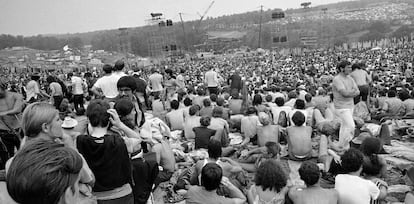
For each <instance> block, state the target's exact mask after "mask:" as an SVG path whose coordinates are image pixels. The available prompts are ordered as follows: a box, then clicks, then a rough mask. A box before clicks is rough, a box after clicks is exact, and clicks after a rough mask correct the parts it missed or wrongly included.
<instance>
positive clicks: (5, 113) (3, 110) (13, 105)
mask: <svg viewBox="0 0 414 204" xmlns="http://www.w3.org/2000/svg"><path fill="white" fill-rule="evenodd" d="M6 87H7V86H6V83H4V82H2V81H0V138H1V140H2V141H3V143H4V144H5V145H6V147H7V151H8V154H9V155H8V157H12V156H13V155H14V148H16V149H18V148H19V146H20V140H19V138H18V135H16V133H17V131H16V130H17V129H18V128H19V127H20V124H19V122H18V120H17V117H16V114H18V113H20V112H21V111H22V107H23V96H22V95H20V94H18V93H14V92H9V91H7V89H6ZM0 156H2V155H0ZM3 159H8V158H0V169H2V168H4V166H2V164H1V160H3ZM4 162H5V161H4ZM3 165H4V164H3Z"/></svg>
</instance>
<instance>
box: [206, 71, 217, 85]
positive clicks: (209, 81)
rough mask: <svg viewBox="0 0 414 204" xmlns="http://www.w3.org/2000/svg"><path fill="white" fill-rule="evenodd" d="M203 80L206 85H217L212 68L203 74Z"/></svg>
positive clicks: (215, 73) (215, 75)
mask: <svg viewBox="0 0 414 204" xmlns="http://www.w3.org/2000/svg"><path fill="white" fill-rule="evenodd" d="M204 81H205V82H206V83H207V86H208V87H217V86H218V74H217V72H215V71H213V70H210V71H208V72H206V75H205V76H204Z"/></svg>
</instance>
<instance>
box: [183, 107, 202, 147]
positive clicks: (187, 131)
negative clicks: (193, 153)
mask: <svg viewBox="0 0 414 204" xmlns="http://www.w3.org/2000/svg"><path fill="white" fill-rule="evenodd" d="M199 111H200V107H199V106H198V105H192V106H191V107H190V110H189V116H188V118H187V119H186V120H185V123H184V137H185V139H186V140H187V141H192V142H194V139H195V132H194V130H193V128H195V127H199V126H200V125H201V124H200V119H201V117H200V116H198V112H199Z"/></svg>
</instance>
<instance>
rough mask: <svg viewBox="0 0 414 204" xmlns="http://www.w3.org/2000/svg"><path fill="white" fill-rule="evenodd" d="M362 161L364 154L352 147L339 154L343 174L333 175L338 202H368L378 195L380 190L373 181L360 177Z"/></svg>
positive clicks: (351, 203) (354, 203)
mask: <svg viewBox="0 0 414 204" xmlns="http://www.w3.org/2000/svg"><path fill="white" fill-rule="evenodd" d="M363 162H364V155H363V154H362V152H361V151H359V150H357V149H354V148H350V149H349V150H347V151H346V152H345V153H344V154H343V155H342V156H341V167H342V171H343V173H344V174H338V175H337V176H336V177H335V189H336V190H337V191H338V194H339V203H349V204H361V203H369V202H370V201H371V200H376V199H377V198H378V196H379V195H380V190H379V189H378V187H377V186H376V185H375V184H374V183H373V182H371V181H369V180H366V179H363V178H361V177H360V175H361V172H362V166H363Z"/></svg>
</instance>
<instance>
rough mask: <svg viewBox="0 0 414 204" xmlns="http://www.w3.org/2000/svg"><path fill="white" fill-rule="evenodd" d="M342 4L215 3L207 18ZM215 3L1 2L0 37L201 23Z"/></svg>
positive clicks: (288, 0) (317, 0)
mask: <svg viewBox="0 0 414 204" xmlns="http://www.w3.org/2000/svg"><path fill="white" fill-rule="evenodd" d="M305 1H310V2H311V3H312V5H311V6H317V5H322V4H328V3H334V2H339V1H343V0H215V1H214V4H213V6H212V7H211V9H210V10H209V11H208V13H207V15H206V17H218V16H223V15H230V14H236V13H243V12H249V11H255V10H260V6H261V5H263V9H264V10H268V9H275V8H281V9H284V10H285V9H287V8H299V7H300V4H301V3H302V2H305ZM211 2H212V0H0V34H11V35H23V36H31V35H38V34H65V33H78V32H88V31H96V30H106V29H117V28H121V27H137V26H143V25H146V24H147V21H146V20H147V19H149V18H150V13H163V14H164V17H165V18H167V19H172V20H173V21H174V22H177V21H180V17H179V14H178V13H182V18H183V20H184V21H189V20H195V19H199V18H200V16H199V15H198V13H200V14H203V13H204V12H205V10H206V9H207V8H208V6H209V5H210V3H211Z"/></svg>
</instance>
